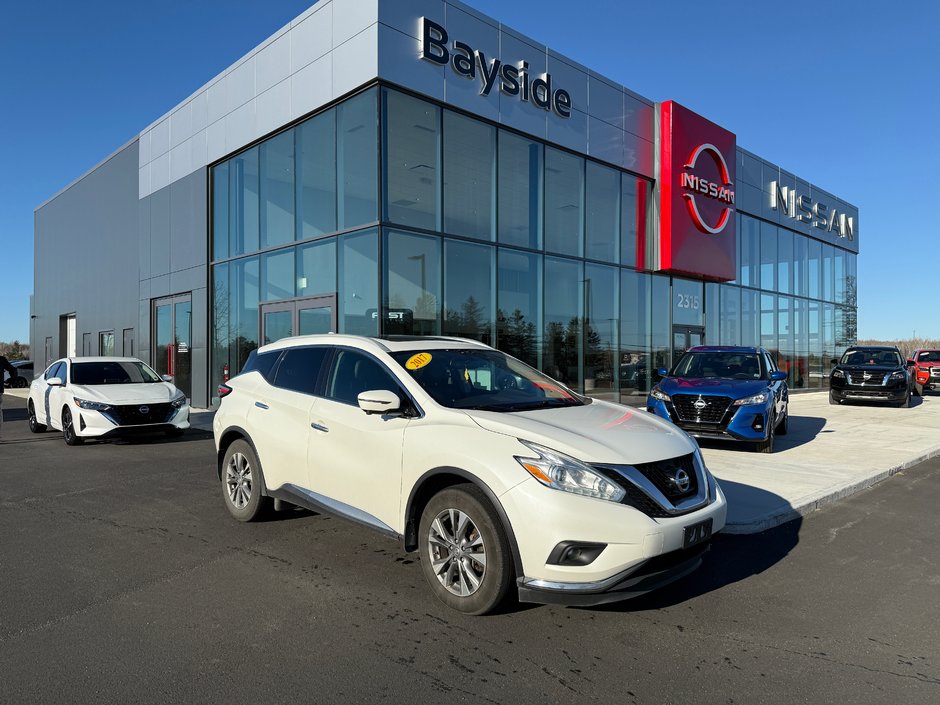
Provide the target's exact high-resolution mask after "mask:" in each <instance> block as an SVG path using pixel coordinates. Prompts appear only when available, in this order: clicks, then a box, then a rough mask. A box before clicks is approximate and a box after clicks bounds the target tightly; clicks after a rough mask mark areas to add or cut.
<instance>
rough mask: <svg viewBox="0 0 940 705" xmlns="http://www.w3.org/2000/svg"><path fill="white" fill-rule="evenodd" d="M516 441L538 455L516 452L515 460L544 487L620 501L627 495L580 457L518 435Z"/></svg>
mask: <svg viewBox="0 0 940 705" xmlns="http://www.w3.org/2000/svg"><path fill="white" fill-rule="evenodd" d="M519 442H520V443H522V445H524V446H526V447H527V448H530V449H531V450H532V451H533V452H534V453H535V454H536V456H537V457H535V458H523V457H520V456H518V455H517V456H516V460H518V461H519V464H520V465H521V466H522V467H524V468H525V469H526V470H527V471H528V473H529V474H530V475H531V476H532V477H534V478H535V479H536V480H538V481H539V482H541V483H542V484H543V485H545V486H547V487H551V488H552V489H555V490H562V491H563V492H571V493H572V494H578V495H582V496H584V497H594V498H595V499H606V500H608V501H610V502H619V501H620V500H621V499H623V497H624V494H626V493H625V492H624V490H623V488H622V487H618V486H617V485H615V484H614V483H613V482H611V481H610V480H608V479H607V478H606V477H604V476H602V475H600V474H598V473H597V472H595V471H594V470H592V469H591V468H589V467H588V466H587V465H585V464H584V463H582V462H581V461H579V460H575V459H574V458H571V457H568V456H567V455H564V454H563V453H559V452H557V451H554V450H550V449H548V448H545V447H544V446H540V445H537V444H535V443H529V442H528V441H523V440H522V439H521V438H520V439H519Z"/></svg>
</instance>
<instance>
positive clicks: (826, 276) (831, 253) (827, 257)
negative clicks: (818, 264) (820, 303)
mask: <svg viewBox="0 0 940 705" xmlns="http://www.w3.org/2000/svg"><path fill="white" fill-rule="evenodd" d="M822 253H823V257H822V298H823V299H824V300H825V301H832V300H833V295H834V294H835V285H834V283H833V280H832V276H833V260H834V259H835V248H834V247H833V246H832V245H826V244H823V246H822Z"/></svg>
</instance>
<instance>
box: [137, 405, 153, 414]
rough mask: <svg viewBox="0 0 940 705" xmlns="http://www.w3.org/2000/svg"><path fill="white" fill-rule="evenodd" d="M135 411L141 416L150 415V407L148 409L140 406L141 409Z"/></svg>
mask: <svg viewBox="0 0 940 705" xmlns="http://www.w3.org/2000/svg"><path fill="white" fill-rule="evenodd" d="M137 411H139V412H140V413H141V414H149V413H150V407H149V406H142V407H140V408H139V409H137Z"/></svg>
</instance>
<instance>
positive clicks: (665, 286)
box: [650, 274, 672, 382]
mask: <svg viewBox="0 0 940 705" xmlns="http://www.w3.org/2000/svg"><path fill="white" fill-rule="evenodd" d="M650 283H651V287H650V323H651V326H650V333H651V335H650V339H651V343H652V347H653V370H657V369H659V368H660V367H671V366H672V336H671V335H670V328H669V312H670V310H671V309H672V306H671V305H670V304H671V302H670V300H669V294H670V287H669V277H667V276H662V275H655V274H654V275H653V276H652V278H651V280H650ZM653 381H654V382H655V381H656V375H655V374H654V375H653Z"/></svg>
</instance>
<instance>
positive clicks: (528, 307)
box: [496, 249, 542, 367]
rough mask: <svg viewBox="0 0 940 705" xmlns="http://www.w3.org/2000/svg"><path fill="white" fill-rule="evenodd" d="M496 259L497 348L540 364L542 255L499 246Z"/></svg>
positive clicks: (526, 360) (530, 363) (536, 364)
mask: <svg viewBox="0 0 940 705" xmlns="http://www.w3.org/2000/svg"><path fill="white" fill-rule="evenodd" d="M497 261H498V271H497V280H496V281H497V292H498V293H497V301H498V308H497V310H496V347H497V348H499V349H500V350H502V351H504V352H506V353H508V354H510V355H512V356H514V357H517V358H519V359H520V360H522V361H523V362H525V363H527V364H529V365H532V366H533V367H540V365H539V347H540V346H539V343H540V336H539V331H540V329H541V320H540V316H541V310H540V309H541V306H540V305H539V304H540V300H541V292H542V271H541V269H542V268H541V257H540V256H539V255H535V254H529V253H527V252H516V251H513V250H507V249H500V251H499V254H498V259H497Z"/></svg>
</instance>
